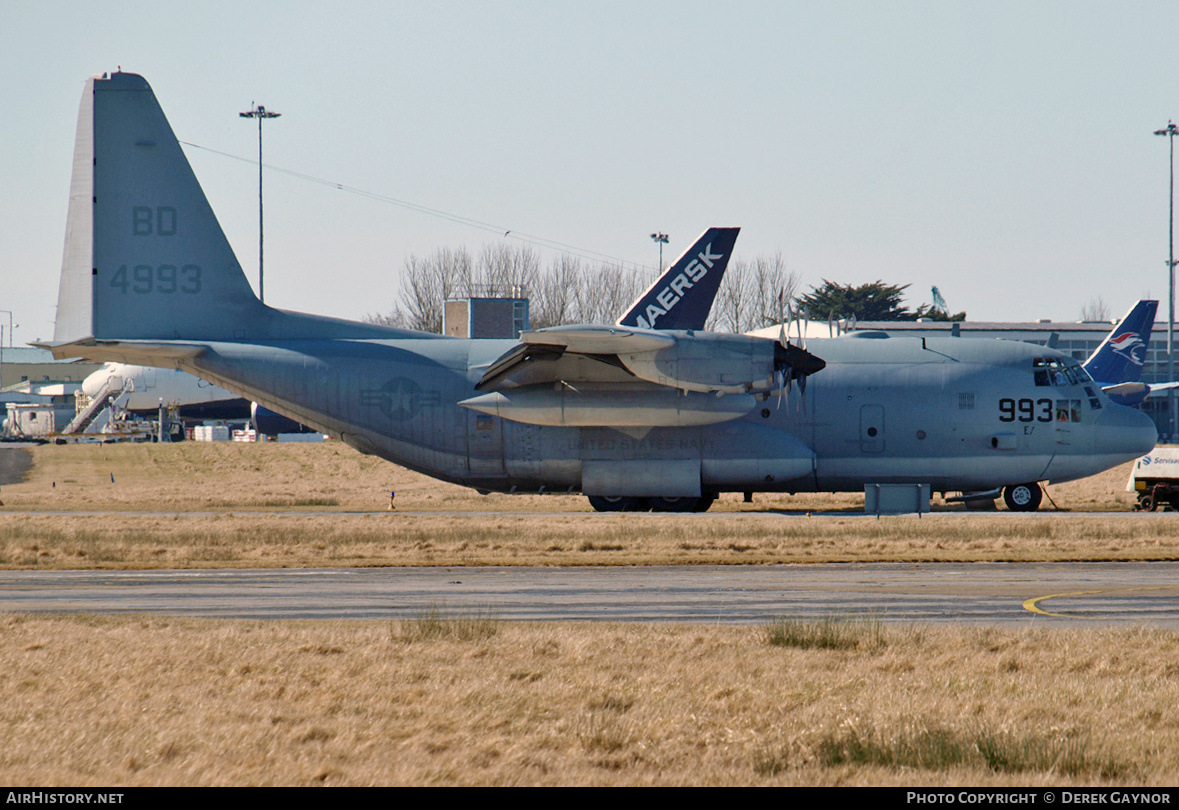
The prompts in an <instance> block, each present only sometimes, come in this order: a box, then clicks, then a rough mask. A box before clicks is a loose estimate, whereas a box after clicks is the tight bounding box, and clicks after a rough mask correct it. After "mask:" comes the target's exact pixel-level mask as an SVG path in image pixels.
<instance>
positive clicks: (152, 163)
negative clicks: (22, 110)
mask: <svg viewBox="0 0 1179 810" xmlns="http://www.w3.org/2000/svg"><path fill="white" fill-rule="evenodd" d="M66 234H67V235H66V248H65V259H64V262H63V267H62V281H61V290H60V294H61V300H60V302H59V305H60V307H61V310H60V311H59V313H58V319H57V326H56V329H55V332H54V342H58V343H60V342H66V341H71V340H79V339H83V338H86V337H91V336H92V337H95V338H100V339H101V338H103V337H117V338H120V339H125V340H126V339H186V338H202V339H206V340H209V339H233V338H235V337H242V336H245V330H246V329H248V324H250V323H251V322H257V321H259V319H260V316H262V314H263V312H264V311H265V310H266V307H264V306H263V305H262V303H261V302H259V301H258V299H257V298H256V297H255V296H254V293H253V291H252V290H251V289H250V285H249V282H248V281H247V280H246V277H245V274H244V273H243V272H242V269H241V266H240V265H239V264H238V261H237V258H236V257H235V256H234V253H233V249H232V248H231V247H230V246H229V241H228V240H227V239H226V238H225V234H224V233H223V232H222V230H221V226H220V225H219V224H218V222H217V218H216V217H215V216H214V214H213V210H212V208H211V207H210V206H209V202H208V200H207V199H206V198H205V194H204V192H203V191H202V190H201V187H200V184H199V183H198V182H197V179H196V175H194V174H193V171H192V168H191V167H190V166H189V163H188V159H187V158H186V157H185V155H184V152H183V151H182V150H181V148H180V144H179V143H178V142H177V140H176V137H175V135H173V134H172V128H171V126H169V124H168V120H167V118H165V117H164V113H163V110H161V109H160V106H159V104H158V103H157V101H156V97H155V94H154V93H152V90H151V87H150V86H149V85H148V83H147V81H146V80H144V78H143V77H142V76H137V75H135V74H133V73H112V74H109V76H107V75H104V76H102V77H94V78H91V79H90V80H89V81H88V82H87V84H86V92H85V93H84V94H83V97H82V105H81V109H80V111H79V114H78V134H77V140H76V143H75V147H74V176H73V180H72V182H71V185H70V209H69V221H68V224H67V227H66ZM88 304H89V306H87V305H88Z"/></svg>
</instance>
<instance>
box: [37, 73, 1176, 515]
mask: <svg viewBox="0 0 1179 810" xmlns="http://www.w3.org/2000/svg"><path fill="white" fill-rule="evenodd" d="M733 238H735V230H734V231H733ZM731 245H732V243H731V242H729V248H730V249H731ZM727 252H728V251H726V250H722V249H720V248H718V247H717V244H712V245H711V246H710V245H708V244H705V245H704V247H703V248H698V249H695V250H694V251H693V253H694V255H689V256H688V257H687V258H686V260H685V264H684V265H683V268H682V271H681V272H680V273H677V274H675V278H674V280H673V283H669V284H667V285H664V286H662V287H660V286H659V285H655V287H653V288H652V290H649V291H648V292H649V295H650V301H649V302H648V303H649V304H650V306H649V308H648V307H647V306H644V307H643V309H642V311H641V314H642V318H643V320H642V321H641V322H637V323H636V324H635V325H623V324H621V323H619V324H613V325H574V326H560V327H553V328H547V329H538V330H535V331H531V332H525V333H524V334H523V335H521V338H520V340H519V341H511V340H507V341H505V340H464V339H457V338H446V337H442V336H439V335H434V334H426V333H421V332H413V331H408V330H400V329H394V328H390V327H382V326H376V325H372V324H365V323H357V322H352V321H345V320H338V319H333V318H326V317H319V316H315V315H305V314H301V313H294V312H287V311H283V310H278V309H274V308H272V307H268V306H266V305H264V304H263V303H261V302H260V301H259V300H258V299H257V297H256V296H255V295H254V294H253V291H252V290H251V288H250V285H249V283H248V282H247V280H246V277H245V275H244V273H243V272H242V269H241V266H240V265H239V264H238V261H237V259H236V257H235V256H234V254H233V251H232V249H231V248H230V246H229V243H228V241H227V240H226V238H225V236H224V234H223V233H222V231H221V227H220V225H219V224H218V223H217V220H216V218H215V216H214V214H213V211H212V209H211V208H210V206H209V204H208V201H207V200H206V199H205V195H204V192H203V191H202V190H201V188H200V185H199V183H198V182H197V179H196V177H195V175H194V174H193V172H192V169H191V168H190V166H189V164H188V161H187V159H186V158H185V156H184V153H183V151H182V150H181V148H180V146H179V144H178V143H177V140H176V138H175V136H174V135H173V133H172V129H171V127H170V126H169V124H168V122H167V119H166V118H165V117H164V114H163V111H162V110H161V109H160V107H159V104H158V103H157V101H156V98H155V95H154V94H153V93H152V90H151V88H150V87H149V86H148V83H147V82H146V81H145V80H144V79H143V78H142V77H140V76H137V75H135V74H130V73H113V74H110V75H103V76H101V77H95V78H92V79H90V80H89V81H88V82H87V84H86V88H85V91H84V93H83V97H82V104H81V109H80V111H79V119H78V131H77V140H76V145H75V151H74V173H73V180H72V183H71V188H70V206H69V219H68V223H67V233H66V246H65V256H64V260H63V266H62V276H61V286H60V291H59V302H58V314H57V324H56V329H55V333H54V341H53V343H52V344H50V345H49V348H51V349H52V350H53V352H54V354H55V355H56V356H58V357H87V358H90V359H93V360H99V361H108V360H115V361H118V362H124V363H140V364H146V365H154V366H160V367H168V368H182V369H184V370H186V371H189V372H191V373H193V374H195V375H198V376H199V377H201V378H203V379H206V380H210V381H212V382H215V383H216V384H218V385H221V386H223V387H225V388H227V389H229V390H231V391H235V392H238V393H240V394H241V395H242V396H245V397H247V398H249V399H251V400H254V401H256V402H259V403H261V404H262V405H264V406H266V407H267V408H270V409H272V410H274V411H277V412H279V413H281V414H284V415H286V416H288V417H290V418H292V419H295V420H297V421H299V422H302V423H303V424H306V425H310V426H314V427H315V428H317V429H319V430H323V431H325V432H328V433H331V434H333V435H335V436H338V437H339V438H340V439H341V440H343V441H344V442H346V443H348V444H349V445H351V446H352V447H355V448H356V449H357V450H359V451H361V452H362V453H371V454H376V455H379V456H381V457H383V458H386V459H388V460H390V461H393V462H396V463H398V464H401V465H404V466H406V467H409V468H411V469H414V470H418V471H420V472H423V473H425V474H427V475H431V476H434V477H436V478H440V479H444V480H447V481H453V482H455V483H459V484H465V485H467V486H471V487H474V488H476V489H478V490H481V491H493V490H494V491H501V492H576V491H580V492H583V493H585V494H586V495H588V496H589V498H590V502H591V503H592V504H593V506H594V507H595V508H596V509H599V510H623V509H647V508H649V509H655V510H688V509H697V510H703V509H707V508H708V506H709V505H710V504H711V503H712V500H713V498H714V497H715V496H716V494H717V493H720V492H726V491H736V492H742V491H743V492H753V491H772V492H804V491H852V490H861V489H862V488H863V487H864V486H865V485H866V484H870V483H914V484H929V485H930V486H931V488H932V490H933V491H935V492H939V491H940V492H949V491H953V492H965V493H974V492H980V491H985V490H992V489H995V488H998V487H1006V494H1007V502H1008V505H1009V506H1011V507H1012V508H1015V509H1035V508H1036V507H1037V506H1038V505H1039V496H1040V488H1039V486H1038V482H1040V481H1045V480H1049V481H1063V480H1069V479H1073V478H1080V477H1083V476H1087V475H1091V474H1093V473H1096V472H1099V471H1101V470H1104V469H1107V468H1108V467H1111V466H1113V465H1116V464H1119V463H1121V462H1124V461H1127V460H1129V459H1132V458H1135V457H1136V456H1140V455H1142V454H1144V453H1146V452H1147V451H1149V450H1150V449H1151V448H1152V447H1153V446H1154V443H1155V439H1156V433H1155V428H1154V425H1153V423H1152V422H1151V421H1150V419H1148V418H1147V417H1146V416H1145V415H1143V414H1141V413H1139V412H1138V411H1135V410H1132V409H1130V408H1125V407H1121V406H1118V405H1115V404H1114V403H1112V402H1111V401H1110V400H1109V398H1108V397H1107V396H1105V395H1104V394H1103V393H1102V392H1101V391H1100V390H1099V389H1098V388H1097V387H1096V386H1095V385H1094V384H1093V383H1092V381H1091V380H1089V378H1088V376H1087V375H1085V374H1084V372H1083V371H1082V370H1081V369H1080V367H1079V366H1078V365H1077V364H1076V363H1075V361H1073V360H1072V359H1071V358H1070V357H1068V356H1066V355H1063V354H1061V353H1059V352H1056V351H1054V350H1051V349H1045V348H1041V347H1037V346H1033V345H1030V344H1026V343H1017V342H1009V341H982V340H965V339H955V338H946V339H933V338H928V339H919V338H887V337H885V336H884V335H883V334H879V333H878V334H873V333H862V332H861V333H856V334H855V335H853V336H848V337H843V338H838V339H833V340H826V341H812V343H811V347H810V348H812V349H813V350H814V351H815V353H814V354H812V353H811V352H809V351H807V350H805V349H803V348H801V347H799V346H795V345H792V344H791V343H790V342H789V341H788V340H786V339H785V335H784V334H783V335H782V338H781V339H779V340H773V339H766V338H757V337H751V336H746V335H731V334H716V333H708V332H703V331H698V330H697V329H674V328H673V329H660V328H659V327H661V326H668V325H672V324H674V322H675V320H676V319H675V318H674V317H668V318H663V316H664V315H667V314H668V313H674V312H675V309H676V304H677V303H678V301H679V299H682V298H684V297H685V295H686V294H689V293H690V292H691V290H692V288H693V286H694V285H697V284H700V283H701V282H702V281H705V280H708V281H711V280H709V279H708V274H709V272H710V271H711V269H712V268H713V267H714V266H715V265H716V263H717V262H718V261H720V260H721V259H722V258H727V257H724V256H722V255H721V254H724V253H727ZM713 292H715V290H713ZM709 300H711V299H709ZM651 301H653V303H650V302H651ZM697 319H698V317H697ZM819 346H821V348H817V347H819ZM816 355H821V356H822V359H820V357H819V356H816ZM1041 369H1050V370H1055V369H1067V370H1069V371H1071V374H1039V375H1037V374H1036V371H1037V370H1041ZM808 379H809V382H810V384H809V385H808V384H807V382H808ZM1042 380H1046V381H1048V384H1044V385H1042V384H1041V381H1042ZM1058 380H1063V381H1064V382H1063V383H1061V382H1054V381H1058Z"/></svg>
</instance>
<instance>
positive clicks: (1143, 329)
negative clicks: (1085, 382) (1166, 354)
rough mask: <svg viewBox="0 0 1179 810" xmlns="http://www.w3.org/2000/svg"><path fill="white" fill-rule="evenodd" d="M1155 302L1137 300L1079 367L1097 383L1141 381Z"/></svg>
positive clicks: (1155, 306) (1156, 303) (1155, 309)
mask: <svg viewBox="0 0 1179 810" xmlns="http://www.w3.org/2000/svg"><path fill="white" fill-rule="evenodd" d="M1158 308H1159V302H1158V301H1150V300H1143V301H1139V302H1138V303H1137V304H1135V305H1134V306H1133V307H1131V308H1130V311H1129V312H1127V313H1126V317H1124V318H1122V320H1121V322H1120V323H1119V324H1118V325H1117V327H1115V328H1114V330H1113V331H1112V332H1110V333H1109V335H1108V336H1107V337H1106V338H1105V340H1103V341H1102V342H1101V345H1100V346H1098V347H1097V350H1096V351H1095V352H1093V354H1092V356H1090V357H1089V359H1088V360H1086V361H1085V362H1084V364H1083V365H1082V367H1083V368H1084V369H1085V371H1087V372H1089V376H1090V377H1092V378H1093V379H1094V380H1096V381H1097V382H1100V383H1127V382H1137V381H1138V380H1141V379H1142V364H1143V363H1145V362H1146V349H1147V347H1148V346H1149V345H1150V330H1151V329H1152V328H1154V316H1155V312H1157V311H1158Z"/></svg>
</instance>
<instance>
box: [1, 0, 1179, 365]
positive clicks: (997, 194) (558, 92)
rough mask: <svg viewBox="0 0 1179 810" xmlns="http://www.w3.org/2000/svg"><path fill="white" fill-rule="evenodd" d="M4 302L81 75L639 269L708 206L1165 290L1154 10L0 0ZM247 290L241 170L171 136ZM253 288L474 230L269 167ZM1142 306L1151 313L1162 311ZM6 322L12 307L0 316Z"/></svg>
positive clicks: (896, 278)
mask: <svg viewBox="0 0 1179 810" xmlns="http://www.w3.org/2000/svg"><path fill="white" fill-rule="evenodd" d="M0 12H2V14H0V67H2V68H3V81H4V90H3V91H0V92H2V96H0V97H2V98H3V100H4V109H5V114H4V115H3V116H2V117H0V179H2V186H0V188H2V194H0V309H6V310H8V309H10V310H14V311H15V313H16V315H15V317H16V320H17V322H18V323H20V324H21V326H20V328H18V329H17V330H16V338H17V342H22V341H26V340H32V339H34V338H36V337H49V336H50V335H51V333H52V319H53V307H54V304H55V301H56V296H57V275H58V270H59V268H60V262H61V247H62V240H63V237H64V229H65V214H66V201H67V194H68V188H69V171H70V157H71V153H72V143H73V137H74V126H75V117H76V115H77V108H78V102H79V99H80V95H81V91H82V85H83V82H84V81H85V79H86V78H87V77H88V76H90V75H92V74H95V73H101V72H103V71H109V70H114V69H115V68H116V67H117V66H120V65H121V66H122V68H123V70H126V71H132V72H136V73H141V74H143V75H144V76H145V77H146V78H147V79H148V81H149V82H151V83H152V86H153V87H154V89H155V91H156V94H157V96H158V97H159V99H160V102H161V104H162V105H163V107H164V111H165V113H166V114H167V115H168V117H169V119H170V121H171V122H172V126H173V129H174V130H175V131H176V133H177V135H178V136H179V137H180V138H181V139H182V140H186V141H191V142H193V143H196V144H200V145H201V146H205V147H209V148H211V149H216V150H221V151H224V152H229V153H232V154H235V155H241V156H243V157H246V158H251V159H252V158H254V157H255V156H256V152H255V150H256V146H257V144H256V129H255V128H254V126H253V124H252V122H248V121H244V120H241V119H239V118H238V115H237V113H238V112H240V111H242V110H246V109H249V107H250V105H251V102H252V101H256V102H258V103H261V104H264V105H266V106H267V107H269V108H271V109H273V110H277V111H278V112H281V113H282V115H283V117H282V118H280V119H278V120H276V121H272V122H268V123H267V125H266V162H267V163H268V164H272V165H275V166H280V167H283V168H287V169H292V170H295V171H298V172H303V173H306V174H309V175H314V176H317V177H322V178H326V179H329V180H332V181H335V182H339V183H343V184H347V185H349V186H353V187H358V188H362V189H365V190H368V191H371V192H374V193H377V194H381V195H387V196H390V197H395V198H399V199H403V200H408V201H412V202H414V203H418V204H421V205H425V206H429V207H432V208H437V209H442V210H445V211H449V212H453V213H455V214H459V215H462V216H466V217H471V218H474V219H477V220H481V221H484V222H489V223H494V224H495V225H499V226H503V227H504V228H505V229H508V228H510V229H512V230H513V231H516V232H523V233H529V234H535V235H537V236H540V237H543V238H545V239H549V240H553V241H557V242H563V243H567V244H571V245H575V246H577V247H579V248H583V249H585V250H591V251H597V252H600V253H604V254H608V255H611V256H617V257H621V258H623V259H626V260H627V261H631V262H637V263H643V264H647V265H649V266H651V267H654V265H655V264H656V258H657V250H656V247H655V245H654V244H653V243H652V242H651V240H650V238H649V236H648V234H650V233H651V232H652V231H654V230H662V231H666V232H667V233H669V234H670V235H671V244H670V245H669V249H668V253H667V254H666V255H668V256H669V257H670V255H674V254H675V253H676V252H678V250H679V249H682V248H683V247H684V246H686V245H687V244H688V243H689V242H690V241H691V240H692V239H693V238H694V237H695V236H696V235H697V234H698V233H699V232H700V231H702V230H703V229H704V228H705V227H707V226H710V225H740V226H741V227H742V229H743V230H742V234H741V238H740V240H739V241H738V243H737V253H738V255H739V256H741V255H744V256H753V255H756V254H758V253H772V252H774V251H777V250H781V252H782V255H783V256H784V258H785V259H786V262H787V264H788V266H789V267H790V268H791V269H794V270H796V271H797V272H798V273H799V275H800V276H801V278H802V281H803V284H804V285H811V284H819V283H821V280H822V279H823V278H828V279H832V280H835V281H841V282H851V283H862V282H865V281H872V280H875V279H877V278H881V279H884V280H885V281H887V282H890V283H900V284H903V283H911V284H912V287H910V290H909V301H910V303H911V304H912V305H914V306H915V305H916V304H919V303H922V302H928V301H929V287H930V286H931V285H934V284H936V285H937V286H938V287H939V288H940V289H941V291H942V293H943V295H944V296H945V297H946V299H947V300H948V302H949V304H950V306H951V308H952V309H954V310H962V309H964V310H966V311H967V312H968V313H969V316H970V319H971V320H1029V319H1035V318H1041V317H1045V318H1055V319H1061V320H1069V319H1075V318H1077V317H1078V316H1079V313H1080V310H1081V307H1082V306H1083V305H1084V304H1085V303H1086V302H1087V301H1089V300H1090V299H1091V298H1093V297H1095V296H1098V295H1100V296H1102V297H1103V298H1104V299H1105V301H1106V302H1107V303H1108V304H1109V305H1110V307H1111V308H1112V309H1113V310H1114V313H1115V314H1117V315H1120V314H1121V313H1122V312H1123V311H1125V309H1127V308H1128V307H1129V306H1130V305H1131V303H1132V302H1133V301H1134V300H1135V299H1137V298H1138V297H1141V296H1144V295H1148V294H1152V295H1154V296H1155V297H1159V298H1164V297H1165V295H1166V268H1165V260H1166V255H1167V254H1166V251H1167V159H1168V156H1167V145H1166V141H1165V139H1163V138H1157V137H1154V136H1153V135H1152V134H1151V133H1152V132H1153V130H1155V129H1159V128H1161V127H1164V126H1165V125H1166V123H1167V120H1168V117H1179V92H1177V91H1179V48H1177V47H1176V43H1177V41H1179V4H1176V3H1173V2H1129V3H1117V4H1114V3H1089V2H977V0H976V1H975V2H965V3H956V2H947V1H946V0H938V1H937V2H817V1H816V2H796V3H789V2H773V3H742V2H736V3H733V2H726V3H723V4H722V3H706V2H647V3H643V2H626V3H614V2H601V0H597V1H596V2H593V3H564V2H551V1H550V2H522V1H521V2H451V3H446V2H368V3H349V4H343V3H339V4H324V3H310V2H308V3H292V2H281V3H280V2H274V3H261V2H260V3H248V2H247V3H241V2H219V1H218V0H209V1H207V2H201V3H160V2H153V3H144V2H137V1H135V0H132V1H131V2H120V3H117V4H96V3H92V2H90V3H80V2H60V3H44V2H23V0H0ZM188 152H189V157H190V160H191V161H192V163H193V166H194V168H195V170H196V172H197V176H198V177H199V178H200V179H201V181H202V183H203V185H204V187H205V190H206V192H207V194H208V195H209V198H210V200H211V202H212V203H213V207H214V209H215V210H216V211H217V213H218V215H219V217H220V220H221V223H222V226H223V227H224V228H225V230H226V233H227V234H228V236H229V238H230V241H231V242H232V243H233V245H234V247H235V248H236V249H237V251H238V255H239V258H240V259H241V261H242V264H243V266H244V267H245V269H246V271H247V275H249V276H250V277H251V279H252V280H253V279H255V278H256V263H257V186H256V168H254V167H252V166H251V165H250V164H249V163H248V162H239V161H234V160H230V159H227V158H224V157H220V156H218V155H216V154H213V153H210V152H202V151H195V150H192V149H189V150H188ZM266 188H267V195H266V213H267V218H266V236H267V240H266V246H267V247H266V267H267V273H266V279H267V283H266V290H267V302H268V303H270V304H273V305H276V306H280V307H284V308H288V309H297V310H303V311H311V312H318V313H323V314H329V315H335V316H340V317H346V318H358V317H361V316H362V315H364V314H365V313H366V312H372V311H377V310H385V309H387V308H388V306H389V304H390V303H391V302H392V301H393V300H394V298H395V296H396V294H397V289H398V286H397V283H398V278H399V274H400V272H401V268H402V263H403V261H404V259H405V257H406V256H407V255H408V254H410V253H417V254H424V253H427V252H429V251H431V250H433V249H434V248H436V247H441V246H450V247H457V246H459V245H467V246H468V247H471V248H478V247H479V246H480V245H482V244H483V243H485V242H487V241H495V240H496V239H502V238H503V237H502V236H499V235H497V234H492V233H488V232H484V231H480V230H477V229H473V228H470V227H467V226H463V225H459V224H456V223H453V222H449V221H446V220H443V219H437V218H433V217H430V216H426V215H423V214H420V213H415V212H412V211H408V210H405V209H403V208H399V207H396V206H392V205H388V204H384V203H379V202H374V201H372V200H368V199H365V198H363V197H360V196H357V195H352V194H348V193H346V192H342V191H339V190H336V189H334V188H330V187H325V186H321V185H316V184H313V183H308V182H306V181H303V180H298V179H295V178H293V177H290V176H286V175H283V174H278V173H268V175H267V186H266ZM1163 311H1165V303H1164V306H1163ZM0 323H3V325H4V326H5V327H7V316H6V315H0Z"/></svg>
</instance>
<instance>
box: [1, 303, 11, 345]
mask: <svg viewBox="0 0 1179 810" xmlns="http://www.w3.org/2000/svg"><path fill="white" fill-rule="evenodd" d="M0 313H3V314H5V315H7V316H8V348H10V349H11V348H12V310H10V309H0ZM3 334H4V333H3V332H0V346H3V345H4V338H3Z"/></svg>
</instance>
